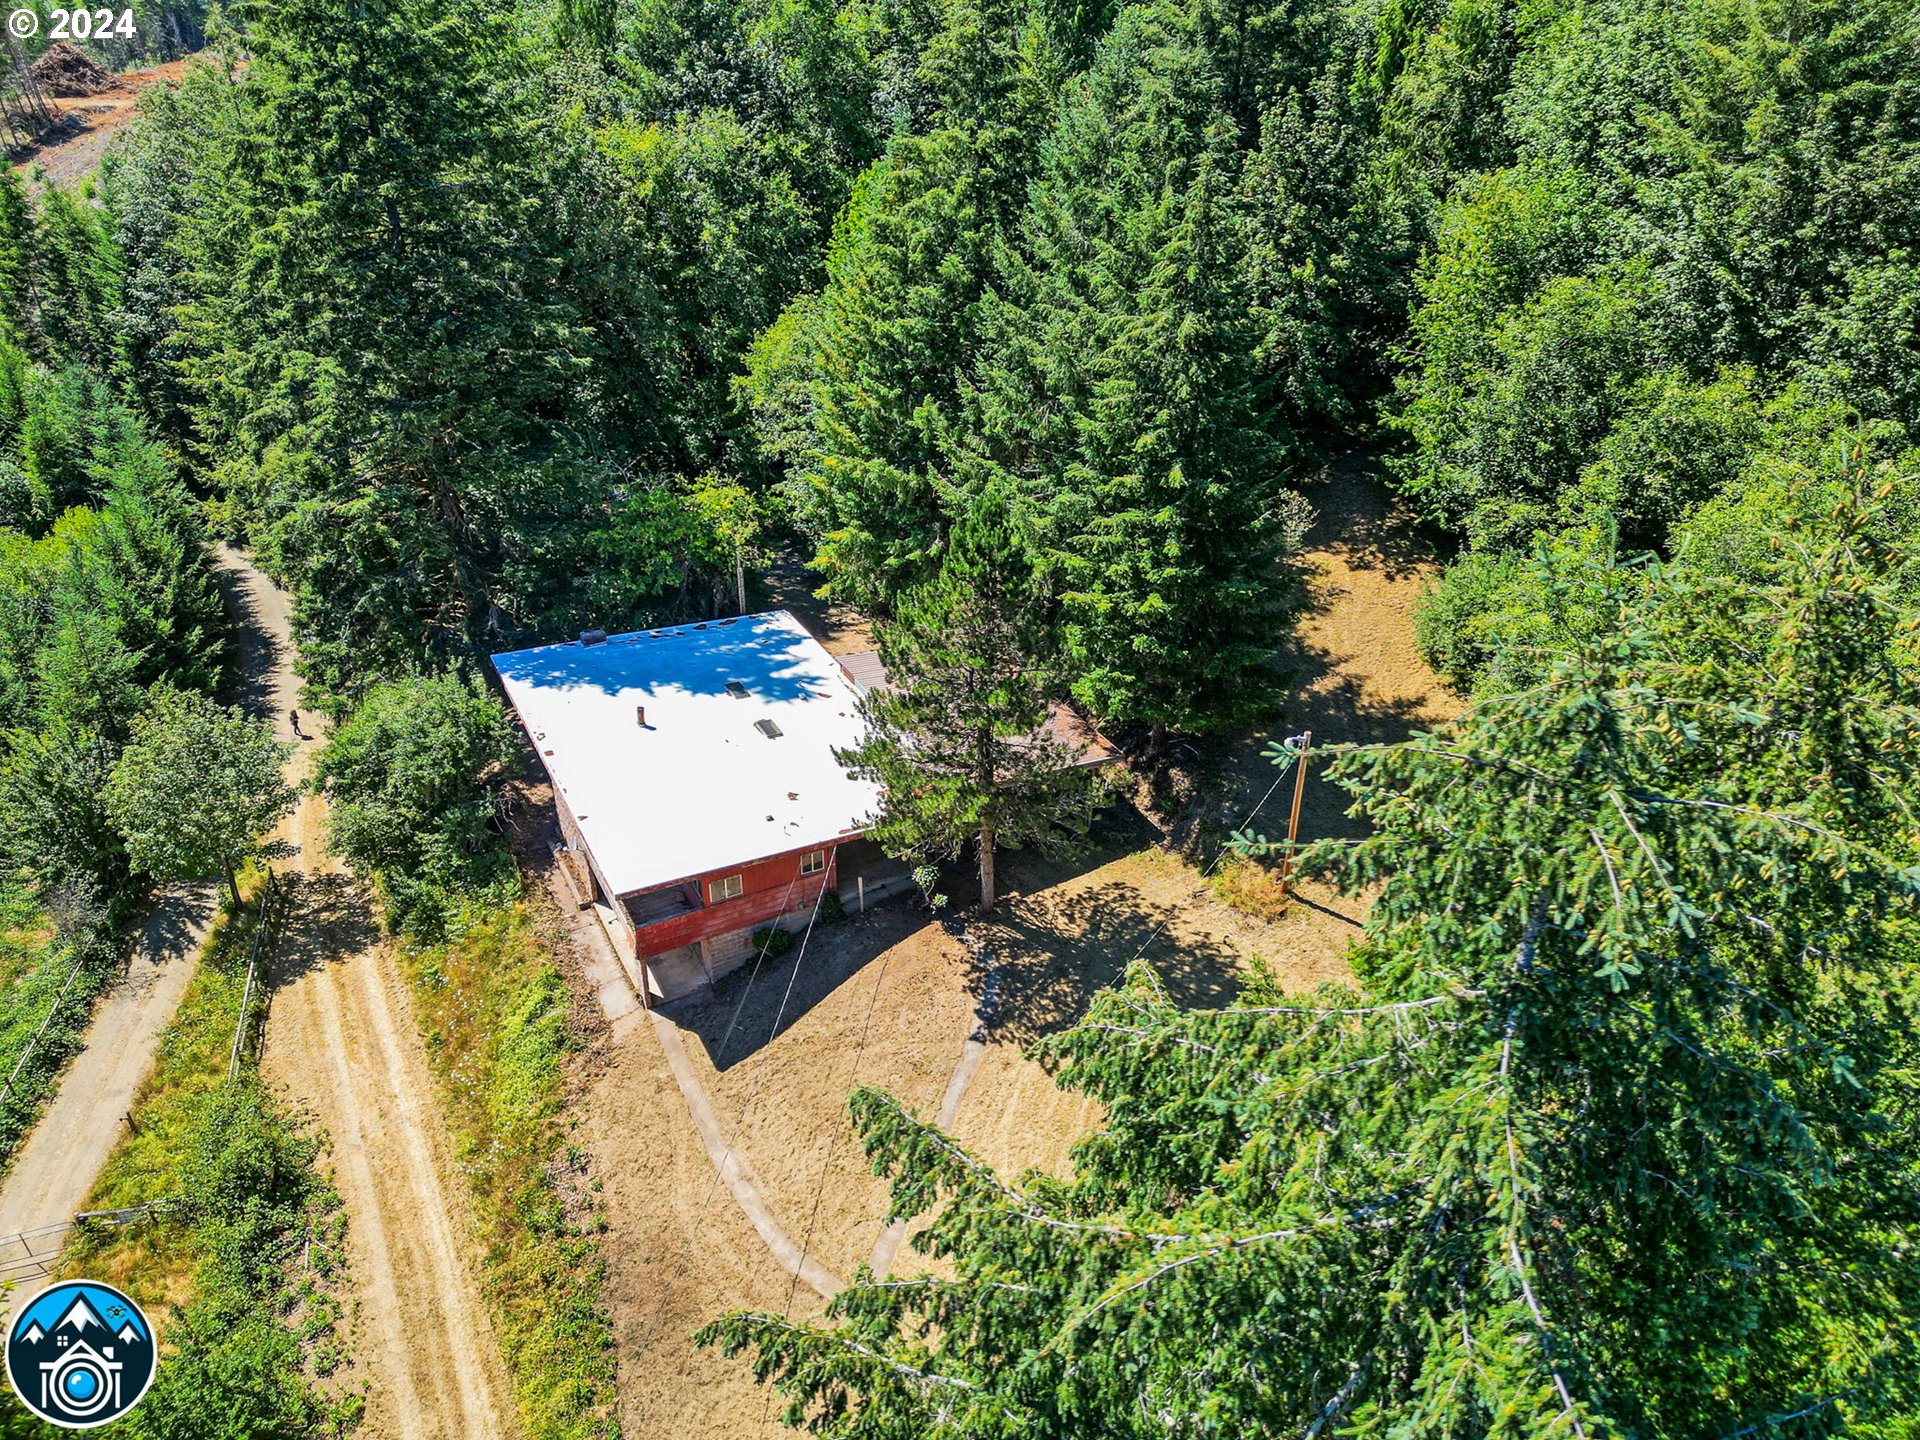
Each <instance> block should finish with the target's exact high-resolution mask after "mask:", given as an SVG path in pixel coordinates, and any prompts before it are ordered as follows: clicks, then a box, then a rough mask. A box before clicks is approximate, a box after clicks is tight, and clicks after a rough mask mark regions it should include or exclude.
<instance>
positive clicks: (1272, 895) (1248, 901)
mask: <svg viewBox="0 0 1920 1440" xmlns="http://www.w3.org/2000/svg"><path fill="white" fill-rule="evenodd" d="M1207 883H1208V884H1209V885H1210V886H1211V887H1212V889H1213V893H1214V895H1215V897H1216V898H1217V899H1219V900H1220V901H1221V902H1222V903H1223V904H1226V905H1231V906H1232V907H1233V908H1234V909H1235V910H1238V911H1239V912H1240V913H1241V914H1243V915H1252V916H1254V917H1255V918H1256V919H1260V920H1278V919H1279V918H1280V917H1281V916H1282V915H1284V914H1286V913H1287V905H1288V903H1289V900H1288V897H1287V892H1286V890H1285V889H1284V888H1283V887H1282V886H1281V884H1280V876H1279V873H1278V872H1277V871H1274V870H1270V869H1268V868H1267V867H1266V866H1265V865H1262V864H1261V863H1260V862H1259V861H1258V860H1250V859H1248V858H1247V857H1246V856H1244V855H1229V856H1227V857H1226V858H1225V859H1223V860H1222V861H1221V862H1220V868H1219V869H1218V870H1216V871H1214V872H1213V878H1212V879H1211V880H1210V881H1208V882H1207Z"/></svg>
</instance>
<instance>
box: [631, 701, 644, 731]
mask: <svg viewBox="0 0 1920 1440" xmlns="http://www.w3.org/2000/svg"><path fill="white" fill-rule="evenodd" d="M633 718H634V723H636V724H637V725H639V727H640V728H641V729H642V730H644V729H646V728H647V707H646V706H644V705H636V706H634V707H633Z"/></svg>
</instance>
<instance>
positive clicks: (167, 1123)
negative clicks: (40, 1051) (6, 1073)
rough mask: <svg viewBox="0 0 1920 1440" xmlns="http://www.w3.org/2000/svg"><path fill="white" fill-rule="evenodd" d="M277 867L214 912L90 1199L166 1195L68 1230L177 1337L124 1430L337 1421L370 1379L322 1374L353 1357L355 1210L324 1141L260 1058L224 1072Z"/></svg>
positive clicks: (166, 1338) (310, 1429)
mask: <svg viewBox="0 0 1920 1440" xmlns="http://www.w3.org/2000/svg"><path fill="white" fill-rule="evenodd" d="M263 878H264V877H263V876H262V875H261V874H260V873H258V872H254V873H252V874H249V875H243V876H242V881H241V885H242V892H243V894H245V896H246V898H247V900H248V908H247V909H246V910H245V911H243V912H242V913H241V914H239V915H234V914H231V913H229V912H228V911H227V910H225V909H224V908H223V909H222V911H221V912H220V913H219V914H218V915H217V916H216V917H215V919H214V922H213V925H212V928H211V930H210V932H209V934H208V937H207V941H206V944H205V947H204V948H203V950H202V952H201V957H200V965H199V968H198V969H197V970H196V972H195V974H194V977H193V979H192V980H191V981H190V982H189V984H188V986H187V990H186V994H185V996H184V997H183V998H182V1000H181V1002H180V1008H179V1010H178V1011H177V1012H176V1014H175V1015H174V1018H173V1021H172V1022H171V1023H170V1024H169V1025H168V1027H167V1029H166V1031H165V1032H164V1034H163V1035H162V1036H161V1039H160V1044H159V1047H158V1050H157V1052H156V1054H155V1059H154V1067H153V1070H152V1072H151V1073H150V1074H149V1076H148V1077H147V1079H146V1081H145V1082H144V1083H143V1084H142V1086H141V1088H140V1090H139V1092H138V1093H137V1094H136V1096H135V1099H134V1107H133V1111H132V1115H131V1121H132V1123H131V1125H130V1126H129V1128H128V1129H127V1131H126V1132H125V1133H123V1135H122V1136H121V1138H120V1141H119V1143H118V1144H117V1145H116V1146H115V1147H114V1150H113V1153H112V1154H111V1155H110V1156H109V1157H108V1160H107V1164H106V1167H105V1169H104V1170H103V1171H102V1172H101V1176H100V1179H99V1180H98V1181H97V1182H96V1183H95V1185H94V1189H93V1193H92V1195H91V1196H90V1197H89V1199H88V1202H87V1208H88V1209H118V1208H124V1207H131V1206H135V1205H141V1204H146V1203H149V1202H152V1201H156V1200H163V1201H166V1202H167V1205H166V1207H165V1209H164V1210H163V1211H162V1212H161V1213H160V1214H159V1215H158V1216H156V1217H154V1218H151V1219H149V1220H146V1221H142V1222H140V1223H138V1224H136V1225H132V1226H128V1227H125V1228H118V1229H106V1228H99V1229H89V1230H85V1231H82V1232H80V1233H78V1234H77V1235H76V1236H75V1238H74V1240H73V1242H72V1243H71V1244H70V1246H69V1247H68V1252H67V1260H66V1269H67V1271H68V1273H76V1274H85V1275H87V1276H89V1277H91V1278H96V1279H102V1280H107V1281H109V1282H111V1283H113V1284H117V1285H119V1286H121V1287H122V1288H123V1289H125V1290H126V1291H127V1292H128V1293H129V1294H131V1295H133V1297H134V1298H135V1299H137V1300H139V1301H140V1302H141V1303H142V1305H144V1306H147V1307H148V1308H149V1313H150V1314H152V1316H153V1318H154V1322H155V1325H156V1327H157V1328H158V1330H159V1333H160V1335H161V1337H162V1344H163V1346H164V1347H165V1353H164V1355H163V1358H162V1360H161V1364H160V1370H159V1374H158V1378H157V1379H156V1380H155V1383H154V1388H153V1390H152V1392H151V1393H150V1394H149V1395H148V1396H147V1398H146V1399H145V1400H143V1401H142V1402H141V1403H140V1405H139V1406H138V1407H137V1408H136V1409H135V1410H134V1411H133V1412H132V1414H130V1415H129V1416H128V1418H127V1419H126V1420H125V1421H123V1422H120V1423H119V1424H118V1425H116V1426H115V1428H114V1433H116V1434H124V1435H127V1436H138V1437H152V1440H176V1437H179V1440H186V1437H193V1440H243V1437H253V1436H259V1435H280V1434H310V1435H337V1434H341V1433H344V1432H345V1431H346V1430H348V1429H350V1428H351V1427H352V1426H353V1424H354V1423H355V1421H356V1420H357V1418H358V1414H359V1410H360V1401H359V1399H358V1397H357V1396H347V1397H332V1396H328V1395H326V1394H324V1393H322V1391H321V1389H320V1388H319V1386H318V1385H316V1384H315V1383H314V1382H315V1380H316V1379H321V1378H324V1377H325V1376H327V1375H329V1374H331V1373H332V1371H333V1370H334V1369H335V1368H336V1367H337V1365H338V1364H339V1362H340V1360H341V1358H342V1357H341V1352H340V1348H339V1340H338V1333H337V1321H338V1319H339V1306H338V1303H337V1301H336V1300H335V1298H334V1289H335V1287H336V1285H337V1283H338V1281H339V1279H340V1277H341V1275H342V1274H343V1272H344V1267H345V1263H346V1257H345V1248H344V1241H345V1233H346V1217H345V1215H344V1214H343V1213H342V1212H341V1209H340V1202H339V1196H338V1195H337V1193H336V1192H335V1191H334V1190H333V1188H332V1187H331V1185H329V1184H328V1183H327V1182H326V1181H325V1179H324V1178H322V1176H321V1175H320V1173H319V1170H318V1167H317V1165H316V1163H315V1162H316V1160H317V1157H318V1154H319V1150H320V1141H319V1139H318V1138H317V1137H315V1136H314V1135H313V1134H312V1132H311V1131H310V1130H309V1129H308V1128H307V1127H306V1126H304V1125H302V1124H301V1123H300V1122H299V1121H298V1120H297V1119H296V1118H295V1117H294V1116H291V1115H289V1114H288V1113H287V1112H286V1111H285V1110H284V1109H283V1108H282V1107H281V1106H280V1105H279V1103H278V1102H277V1101H276V1100H275V1098H274V1097H273V1096H272V1095H271V1094H270V1093H269V1092H268V1091H267V1090H266V1089H265V1087H264V1086H262V1085H261V1084H260V1083H259V1081H258V1079H257V1078H256V1077H255V1076H254V1075H253V1074H252V1073H251V1072H250V1071H249V1070H247V1069H245V1068H243V1071H242V1074H241V1075H240V1077H239V1079H238V1080H236V1081H234V1082H232V1083H229V1082H228V1079H227V1066H228V1057H229V1054H230V1050H231V1046H232V1044H233V1034H234V1028H235V1026H236V1025H237V1024H238V1023H239V1019H240V1000H241V995H242V993H243V990H244V987H245V983H246V970H247V957H248V951H249V949H250V947H251V945H252V941H253V933H254V928H255V926H256V924H257V921H258V917H257V915H256V913H255V912H254V910H253V909H252V908H251V907H252V904H253V902H254V901H255V899H256V897H257V895H258V893H259V889H260V886H261V884H262V881H263Z"/></svg>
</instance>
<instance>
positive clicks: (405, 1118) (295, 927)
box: [221, 550, 517, 1440]
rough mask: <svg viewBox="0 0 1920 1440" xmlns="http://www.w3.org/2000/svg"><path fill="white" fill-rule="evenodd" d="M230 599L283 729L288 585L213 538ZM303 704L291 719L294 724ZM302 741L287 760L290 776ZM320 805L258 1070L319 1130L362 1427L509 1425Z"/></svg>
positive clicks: (288, 673) (296, 818)
mask: <svg viewBox="0 0 1920 1440" xmlns="http://www.w3.org/2000/svg"><path fill="white" fill-rule="evenodd" d="M221 563H222V566H223V567H224V568H225V569H226V570H227V571H228V573H229V575H230V577H231V584H232V587H233V593H234V596H235V599H236V601H237V608H239V609H240V610H241V612H242V616H243V622H242V634H241V642H240V643H241V651H242V668H243V670H244V672H245V674H246V675H247V676H248V677H249V684H248V690H247V695H246V701H247V703H248V705H249V706H250V708H252V709H253V710H254V711H255V712H256V713H259V714H264V715H268V716H270V717H272V719H273V722H274V724H275V726H276V727H277V728H278V729H279V731H280V733H281V735H282V738H288V739H291V738H293V737H292V733H291V730H290V728H289V726H288V723H287V712H288V710H289V709H290V708H292V707H293V705H294V704H295V703H296V702H297V698H298V687H297V682H296V681H295V679H294V675H293V670H292V648H291V646H292V642H291V637H290V628H289V623H288V612H287V599H286V596H285V595H284V594H282V593H281V592H280V591H279V590H278V589H276V588H275V587H274V586H273V585H272V583H271V582H270V581H268V580H267V579H266V577H265V576H263V575H261V574H260V572H259V571H258V570H256V569H254V568H253V567H252V565H251V564H250V563H249V562H248V561H247V559H246V557H245V556H243V555H241V554H239V553H238V552H237V551H232V550H224V551H223V552H222V554H221ZM318 724H319V722H318V718H317V717H315V718H314V719H313V720H310V721H307V722H305V725H304V727H303V728H305V729H306V731H307V733H308V735H309V736H311V735H313V734H314V732H315V730H316V729H317V728H318ZM314 743H315V742H314V741H312V740H311V739H309V740H307V741H305V742H304V743H302V745H301V748H300V753H299V754H298V755H296V757H295V760H294V765H295V767H296V769H297V770H298V771H299V773H301V774H304V773H305V772H306V769H307V767H308V765H309V764H310V763H311V751H312V749H313V746H314ZM325 831H326V805H325V802H324V801H322V800H321V799H320V798H318V797H317V796H312V795H308V796H305V797H303V799H302V801H301V804H300V806H299V808H298V809H297V810H296V811H295V812H294V814H293V815H292V817H291V818H290V819H289V820H288V822H287V823H286V825H285V826H284V827H283V828H282V832H281V836H280V838H282V839H284V840H286V841H287V842H288V843H289V844H290V845H292V846H293V847H294V849H295V854H294V856H293V858H292V860H291V861H290V862H282V863H283V865H284V867H285V870H286V872H287V873H289V874H290V876H291V878H292V881H293V909H292V912H291V916H290V919H289V922H288V925H287V931H286V938H285V939H284V940H283V941H282V943H281V947H280V952H279V955H278V956H277V957H276V960H275V963H274V967H273V974H272V977H271V980H272V989H271V996H272V998H271V1002H270V1008H269V1011H268V1018H267V1041H266V1057H265V1062H264V1064H265V1071H266V1075H267V1077H268V1079H269V1080H270V1081H272V1082H273V1084H274V1085H275V1086H276V1087H278V1088H279V1089H281V1090H282V1091H283V1092H284V1093H285V1094H286V1096H287V1097H288V1098H289V1099H290V1100H291V1101H292V1102H293V1103H294V1104H295V1105H297V1106H299V1107H300V1108H302V1109H304V1110H307V1111H309V1112H311V1113H312V1115H313V1116H314V1117H315V1119H316V1120H317V1121H318V1123H319V1124H320V1125H321V1127H323V1128H324V1130H325V1131H326V1133H327V1135H328V1137H329V1138H330V1140H331V1142H332V1154H331V1169H332V1173H333V1180H334V1183H335V1184H336V1185H338V1186H339V1188H340V1193H341V1196H342V1198H343V1200H344V1201H345V1204H346V1211H347V1217H348V1232H347V1251H348V1266H349V1270H350V1273H351V1275H352V1286H351V1289H352V1293H353V1296H354V1329H353V1337H352V1350H353V1354H354V1360H355V1365H356V1366H357V1370H356V1372H355V1374H354V1376H353V1377H352V1380H350V1381H349V1383H354V1382H357V1381H364V1382H365V1383H366V1385H367V1390H368V1396H367V1416H366V1424H365V1429H364V1432H363V1433H365V1434H367V1435H368V1436H369V1437H373V1440H489V1437H496V1436H508V1435H512V1434H515V1433H517V1426H516V1425H515V1423H514V1408H513V1405H512V1402H511V1400H510V1398H509V1394H508V1389H507V1384H506V1377H505V1368H504V1365H503V1364H502V1361H501V1357H500V1347H499V1344H498V1342H497V1341H496V1340H495V1338H494V1335H493V1331H492V1327H491V1325H490V1324H489V1322H488V1319H487V1313H486V1310H485V1308H484V1307H483V1306H482V1304H481V1300H480V1292H479V1286H478V1283H477V1281H476V1279H475V1275H474V1270H473V1267H472V1266H471V1265H470V1264H469V1262H468V1255H469V1253H470V1251H471V1249H472V1243H471V1240H470V1235H471V1226H470V1223H469V1221H468V1218H467V1213H466V1201H465V1196H464V1195H463V1193H462V1192H461V1190H460V1188H459V1181H458V1179H457V1170H456V1168H455V1166H454V1163H453V1157H452V1156H451V1154H450V1153H449V1147H448V1144H447V1139H446V1127H445V1126H444V1124H443V1123H442V1122H441V1119H440V1116H439V1113H438V1105H437V1103H436V1100H435V1094H434V1089H433V1078H432V1076H431V1074H430V1073H429V1071H428V1069H427V1061H426V1055H425V1052H424V1050H423V1048H422V1046H421V1043H420V1038H419V1030H418V1028H417V1026H416V1024H415V1022H414V1013H413V1005H412V1000H411V997H410V996H409V995H408V993H407V991H406V988H405V985H404V982H403V981H402V980H401V978H400V975H399V973H398V970H397V967H396V965H395V964H394V960H393V957H392V955H391V954H390V953H389V951H388V949H387V946H386V944H385V942H384V940H383V939H382V937H381V935H380V931H379V927H378V925H377V924H376V923H375V920H374V917H373V914H372V913H371V911H370V910H369V909H368V908H367V905H366V902H365V900H364V899H363V898H362V896H361V895H360V892H359V890H358V888H357V887H356V886H355V885H354V883H353V881H352V879H351V877H350V876H349V875H348V874H347V873H346V871H345V870H344V868H343V867H342V866H341V865H340V864H339V862H338V861H336V860H334V859H333V858H332V857H331V856H330V855H328V854H327V853H326V849H325V843H324V842H325Z"/></svg>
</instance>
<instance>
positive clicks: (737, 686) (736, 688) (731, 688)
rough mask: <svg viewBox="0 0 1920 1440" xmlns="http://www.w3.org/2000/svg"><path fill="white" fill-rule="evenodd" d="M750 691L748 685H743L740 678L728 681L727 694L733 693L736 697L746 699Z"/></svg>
mask: <svg viewBox="0 0 1920 1440" xmlns="http://www.w3.org/2000/svg"><path fill="white" fill-rule="evenodd" d="M749 693H750V692H749V691H748V689H747V687H746V686H744V685H742V684H741V683H740V682H739V681H738V680H729V681H727V694H729V695H731V696H732V697H733V698H734V699H736V700H744V699H746V698H747V696H748V694H749Z"/></svg>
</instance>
